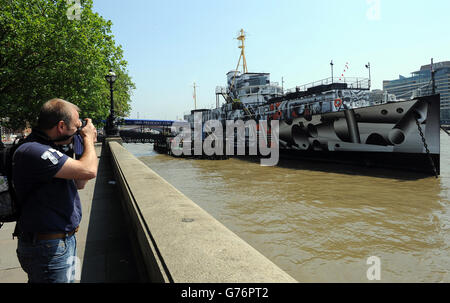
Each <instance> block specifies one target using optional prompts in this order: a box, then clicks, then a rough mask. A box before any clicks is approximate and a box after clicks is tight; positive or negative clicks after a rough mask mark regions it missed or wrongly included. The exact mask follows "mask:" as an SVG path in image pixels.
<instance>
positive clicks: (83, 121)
mask: <svg viewBox="0 0 450 303" xmlns="http://www.w3.org/2000/svg"><path fill="white" fill-rule="evenodd" d="M80 121H81V126H80V127H78V132H80V130H81V129H82V128H83V127H85V126H86V124H87V120H82V119H80Z"/></svg>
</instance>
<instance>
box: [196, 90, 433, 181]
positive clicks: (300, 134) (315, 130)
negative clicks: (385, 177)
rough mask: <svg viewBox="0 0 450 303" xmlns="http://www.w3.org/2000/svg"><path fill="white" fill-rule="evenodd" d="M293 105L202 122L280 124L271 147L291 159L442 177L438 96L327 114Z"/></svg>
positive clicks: (227, 114)
mask: <svg viewBox="0 0 450 303" xmlns="http://www.w3.org/2000/svg"><path fill="white" fill-rule="evenodd" d="M293 104H294V105H295V101H285V102H280V103H277V104H264V105H261V106H259V107H257V108H255V109H254V110H255V113H254V114H253V115H252V117H249V116H248V115H246V114H245V112H244V111H242V110H232V111H227V112H225V114H224V115H222V114H223V113H222V112H220V109H218V110H219V112H217V109H216V111H215V112H214V110H213V111H208V112H206V113H205V114H206V115H205V116H206V118H205V117H203V121H202V122H203V123H205V122H206V121H208V120H210V119H209V117H211V116H216V117H217V116H222V117H223V118H222V119H220V121H221V122H222V124H223V125H225V120H227V121H232V120H234V121H236V120H237V119H242V120H244V121H248V120H255V122H256V123H257V122H258V121H267V122H270V121H273V120H278V122H279V136H278V140H275V141H274V140H273V138H272V143H271V144H272V145H273V144H274V143H275V144H277V143H278V148H279V150H280V154H282V155H287V156H288V157H290V158H293V159H296V158H298V159H309V160H320V161H327V162H330V161H331V162H338V163H349V164H363V165H365V166H370V167H388V168H395V169H404V170H413V171H418V172H423V173H428V174H435V175H438V174H439V173H440V123H439V116H440V96H439V95H433V96H425V97H419V98H416V99H413V100H407V101H396V102H388V103H384V104H379V105H373V106H367V107H360V108H348V107H344V109H339V110H335V111H328V112H317V111H316V112H314V107H310V108H307V107H302V108H301V109H302V112H300V111H299V110H297V109H296V107H295V106H294V105H293ZM321 106H322V105H321ZM260 128H261V129H262V128H263V127H258V129H260ZM261 131H262V130H260V131H259V135H261ZM205 137H207V134H206V135H205V134H204V136H203V138H205ZM277 141H278V142H277ZM253 142H257V141H253Z"/></svg>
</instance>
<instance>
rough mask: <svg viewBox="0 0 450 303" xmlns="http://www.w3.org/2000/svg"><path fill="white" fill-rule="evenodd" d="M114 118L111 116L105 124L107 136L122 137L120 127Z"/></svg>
mask: <svg viewBox="0 0 450 303" xmlns="http://www.w3.org/2000/svg"><path fill="white" fill-rule="evenodd" d="M114 120H115V119H114V118H113V117H111V116H109V117H108V119H107V120H106V125H105V135H106V137H120V134H119V129H118V128H117V125H116V124H115V123H114Z"/></svg>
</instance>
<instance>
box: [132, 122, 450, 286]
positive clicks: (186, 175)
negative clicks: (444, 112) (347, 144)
mask: <svg viewBox="0 0 450 303" xmlns="http://www.w3.org/2000/svg"><path fill="white" fill-rule="evenodd" d="M124 146H125V147H126V148H127V149H128V150H129V151H130V152H132V153H133V154H134V155H136V156H137V157H139V159H140V160H141V161H143V162H144V163H145V164H147V165H148V166H149V167H150V168H151V169H153V170H154V171H155V172H157V173H158V174H159V175H161V176H162V177H163V178H164V179H166V180H167V181H168V182H170V183H171V184H172V185H173V186H175V187H176V188H177V189H178V190H180V191H181V192H182V193H183V194H185V195H186V196H187V197H189V198H190V199H192V200H193V201H194V202H195V203H197V204H198V205H199V206H200V207H202V208H203V209H204V210H206V211H207V212H208V213H210V214H211V215H212V216H214V217H215V218H216V219H217V220H218V221H220V222H221V223H222V224H224V225H225V226H226V227H228V228H229V229H230V230H232V231H233V232H234V233H236V234H237V235H238V236H240V237H241V238H242V239H244V240H245V241H246V242H248V243H249V244H250V245H252V246H253V247H254V248H256V249H257V250H258V251H259V252H261V253H262V254H264V255H265V256H266V257H267V258H269V259H270V260H272V261H273V262H274V263H275V264H277V265H278V266H279V267H280V268H282V269H283V270H285V271H286V272H287V273H289V274H290V275H291V276H292V277H294V278H295V279H297V280H298V281H299V282H369V280H368V278H367V271H368V269H369V267H370V266H371V265H370V264H369V265H368V264H367V259H368V258H369V257H371V256H376V257H378V258H379V259H380V261H381V282H450V274H449V272H450V169H449V168H450V136H448V135H447V134H445V133H444V132H443V131H441V176H440V177H439V179H436V178H434V177H427V176H423V175H419V174H415V173H410V172H393V171H389V170H384V169H373V168H370V169H368V168H361V167H354V166H344V165H337V164H328V163H327V164H325V163H308V162H301V161H298V162H295V163H293V162H288V161H284V160H280V163H279V165H278V166H275V167H263V166H260V165H259V162H252V161H247V160H240V159H234V158H233V159H228V160H221V161H212V160H191V159H178V158H173V157H170V156H167V155H161V154H158V153H156V152H154V151H153V150H152V145H151V144H126V143H124Z"/></svg>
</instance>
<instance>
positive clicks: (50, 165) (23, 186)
mask: <svg viewBox="0 0 450 303" xmlns="http://www.w3.org/2000/svg"><path fill="white" fill-rule="evenodd" d="M67 159H68V156H67V155H65V154H63V153H62V152H60V151H58V150H56V149H54V148H53V147H51V146H49V145H45V144H42V143H38V142H27V143H24V144H22V145H21V146H19V148H18V149H17V150H16V152H15V154H14V161H13V162H14V166H13V182H14V186H15V189H16V192H17V195H18V198H19V201H20V203H21V215H20V218H19V221H18V226H19V229H20V230H21V231H23V232H39V233H55V232H70V231H73V230H74V229H75V228H76V227H78V225H79V224H80V221H81V203H80V197H79V196H78V191H77V187H76V185H75V182H74V180H66V179H59V178H54V176H55V174H56V173H57V172H58V171H59V170H60V169H61V167H62V166H63V165H64V163H65V162H66V161H67Z"/></svg>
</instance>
